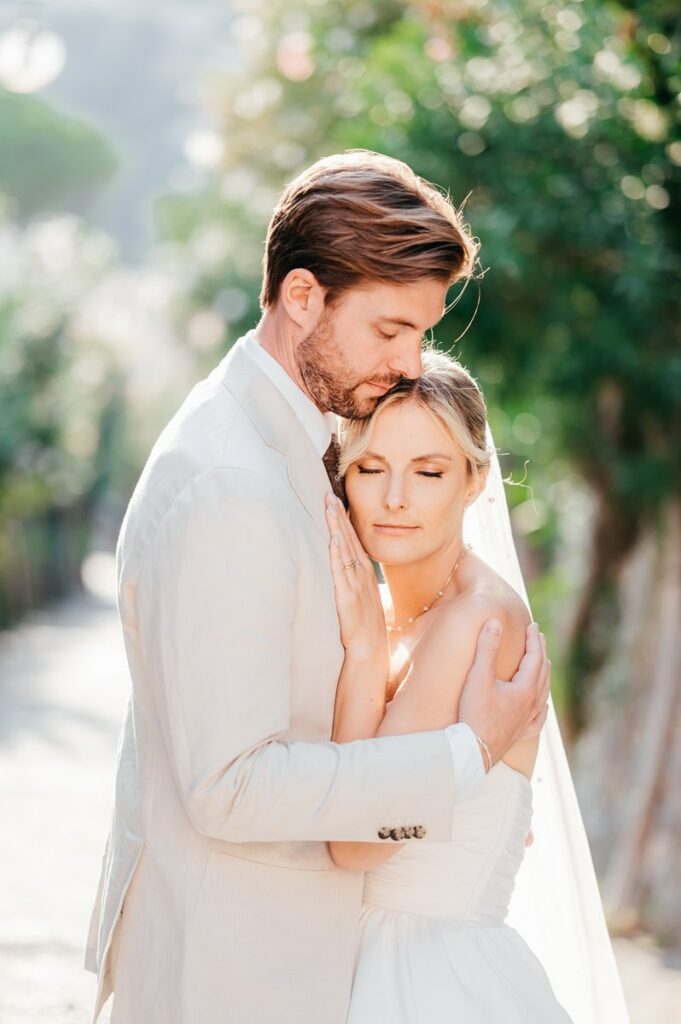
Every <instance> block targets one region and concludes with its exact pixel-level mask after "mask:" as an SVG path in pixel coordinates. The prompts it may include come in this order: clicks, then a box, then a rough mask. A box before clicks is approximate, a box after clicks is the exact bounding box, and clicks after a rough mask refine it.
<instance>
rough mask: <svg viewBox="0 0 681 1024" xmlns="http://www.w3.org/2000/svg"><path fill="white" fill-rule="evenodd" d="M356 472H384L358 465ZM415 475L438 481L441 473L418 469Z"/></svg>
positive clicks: (439, 471)
mask: <svg viewBox="0 0 681 1024" xmlns="http://www.w3.org/2000/svg"><path fill="white" fill-rule="evenodd" d="M357 470H358V472H359V473H370V474H374V473H384V472H385V470H383V469H377V468H374V467H372V466H359V465H358V466H357ZM416 475H417V476H426V477H430V478H431V479H434V478H435V479H438V480H439V479H441V477H442V475H443V471H442V470H429V469H418V470H417V471H416Z"/></svg>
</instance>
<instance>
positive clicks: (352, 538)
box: [339, 502, 374, 573]
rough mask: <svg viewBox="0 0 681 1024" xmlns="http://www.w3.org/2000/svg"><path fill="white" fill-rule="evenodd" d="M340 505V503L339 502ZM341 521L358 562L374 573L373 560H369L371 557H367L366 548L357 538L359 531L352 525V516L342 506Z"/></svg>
mask: <svg viewBox="0 0 681 1024" xmlns="http://www.w3.org/2000/svg"><path fill="white" fill-rule="evenodd" d="M339 505H340V502H339ZM339 519H340V521H341V523H342V524H343V528H344V529H345V532H346V536H347V538H348V542H349V543H350V546H351V548H352V550H353V551H354V553H355V558H356V559H357V561H358V562H359V563H360V564H361V565H362V566H363V567H364V568H365V569H371V571H372V573H373V571H374V569H373V566H372V564H371V559H370V558H369V556H368V555H367V553H366V551H365V550H364V547H363V546H362V542H361V540H360V539H359V537H358V536H357V531H356V530H355V528H354V526H353V525H352V521H351V519H350V516H349V515H348V513H347V512H346V511H345V509H344V508H343V506H342V505H340V509H339Z"/></svg>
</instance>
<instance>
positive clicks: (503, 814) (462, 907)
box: [363, 761, 532, 924]
mask: <svg viewBox="0 0 681 1024" xmlns="http://www.w3.org/2000/svg"><path fill="white" fill-rule="evenodd" d="M531 819H532V786H531V783H530V781H529V779H528V778H527V777H526V776H525V775H522V774H521V773H520V772H518V771H516V770H515V769H514V768H511V767H510V766H509V765H507V764H506V763H505V762H503V761H500V762H499V763H498V764H496V765H495V766H494V768H493V769H492V771H491V772H489V774H488V775H487V776H486V777H485V780H484V782H483V784H482V786H481V788H480V789H479V790H478V792H477V793H476V794H475V796H473V797H471V798H470V799H468V800H463V801H460V802H459V803H457V804H456V806H455V808H454V825H453V835H454V838H453V840H452V841H451V842H449V843H420V842H416V841H414V840H411V841H410V842H408V843H405V845H404V846H403V847H402V848H401V849H400V850H398V852H397V853H396V854H395V855H394V856H393V857H391V858H390V860H388V861H386V862H385V864H382V865H380V867H377V868H374V869H373V870H371V871H367V873H366V875H365V881H364V894H363V902H364V903H365V904H366V905H373V906H380V907H386V908H390V909H392V910H404V911H412V912H413V913H417V914H424V915H428V916H442V917H449V918H457V919H459V920H461V921H465V922H470V923H477V924H484V923H490V924H498V923H500V922H502V921H503V920H504V918H505V917H506V914H507V912H508V906H509V902H510V899H511V894H512V892H513V887H514V883H515V877H516V875H517V873H518V869H519V868H520V865H521V863H522V859H523V855H524V852H525V839H526V836H527V833H528V832H529V830H530V825H531Z"/></svg>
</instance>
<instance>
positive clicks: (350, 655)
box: [343, 644, 390, 688]
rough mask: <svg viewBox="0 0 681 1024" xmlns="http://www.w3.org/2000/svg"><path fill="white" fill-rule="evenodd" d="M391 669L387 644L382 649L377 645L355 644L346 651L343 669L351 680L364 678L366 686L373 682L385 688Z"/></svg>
mask: <svg viewBox="0 0 681 1024" xmlns="http://www.w3.org/2000/svg"><path fill="white" fill-rule="evenodd" d="M389 667H390V657H389V654H388V647H387V644H386V645H385V646H384V647H383V648H381V647H380V646H378V645H376V644H355V645H353V646H350V647H346V649H345V661H344V664H343V668H344V669H345V670H347V674H348V676H349V677H350V678H352V679H354V678H362V679H364V681H365V686H366V684H367V683H368V682H369V681H370V680H371V681H374V682H375V683H376V684H377V685H378V684H379V683H380V685H381V686H382V687H383V688H385V685H386V681H387V678H388V669H389Z"/></svg>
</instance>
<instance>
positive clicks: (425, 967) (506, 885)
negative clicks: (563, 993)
mask: <svg viewBox="0 0 681 1024" xmlns="http://www.w3.org/2000/svg"><path fill="white" fill-rule="evenodd" d="M531 818H532V787H531V785H530V783H529V781H528V779H527V778H526V777H525V776H524V775H522V774H521V773H520V772H517V771H516V770H515V769H513V768H511V767H510V766H508V765H506V764H504V763H503V762H500V763H499V764H497V765H496V766H495V767H494V768H493V769H492V771H491V772H490V773H489V774H488V775H487V777H486V779H485V781H484V783H483V786H482V788H481V790H480V791H479V792H478V793H477V794H476V796H475V797H472V798H471V799H469V800H465V801H462V802H460V803H458V804H457V805H456V809H455V823H454V834H455V836H456V838H455V840H454V841H453V842H451V843H423V844H421V843H419V842H418V841H417V840H414V839H412V840H410V842H409V843H407V844H405V846H403V847H402V848H401V849H400V850H399V851H398V852H397V853H396V854H395V855H394V856H393V857H391V859H390V860H389V861H386V863H385V864H382V865H381V866H380V867H378V868H376V869H374V870H372V871H368V872H367V873H366V876H365V885H364V899H363V907H362V913H361V917H360V939H359V945H358V949H357V959H356V965H355V974H354V980H353V987H352V996H351V1001H350V1010H349V1014H348V1022H347V1024H383V1022H386V1024H387V1022H390V1024H570V1018H569V1017H568V1015H567V1013H566V1012H565V1010H564V1009H563V1007H562V1006H561V1005H560V1004H559V1003H558V1001H557V999H556V997H555V995H554V993H553V991H552V989H551V986H550V984H549V981H548V978H547V976H546V973H545V971H544V968H543V967H542V965H541V964H540V962H539V960H538V959H537V958H536V956H535V955H534V953H533V952H532V951H531V950H530V948H529V946H528V945H527V944H526V943H525V941H524V940H523V939H522V938H521V936H520V935H519V934H518V932H516V931H515V930H514V929H513V928H511V927H510V926H509V925H507V924H505V922H504V919H505V916H506V913H507V911H508V905H509V902H510V898H511V894H512V892H513V886H514V882H515V877H516V874H517V872H518V869H519V867H520V864H521V862H522V859H523V855H524V852H525V837H526V836H527V833H528V832H529V830H530V826H531Z"/></svg>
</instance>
